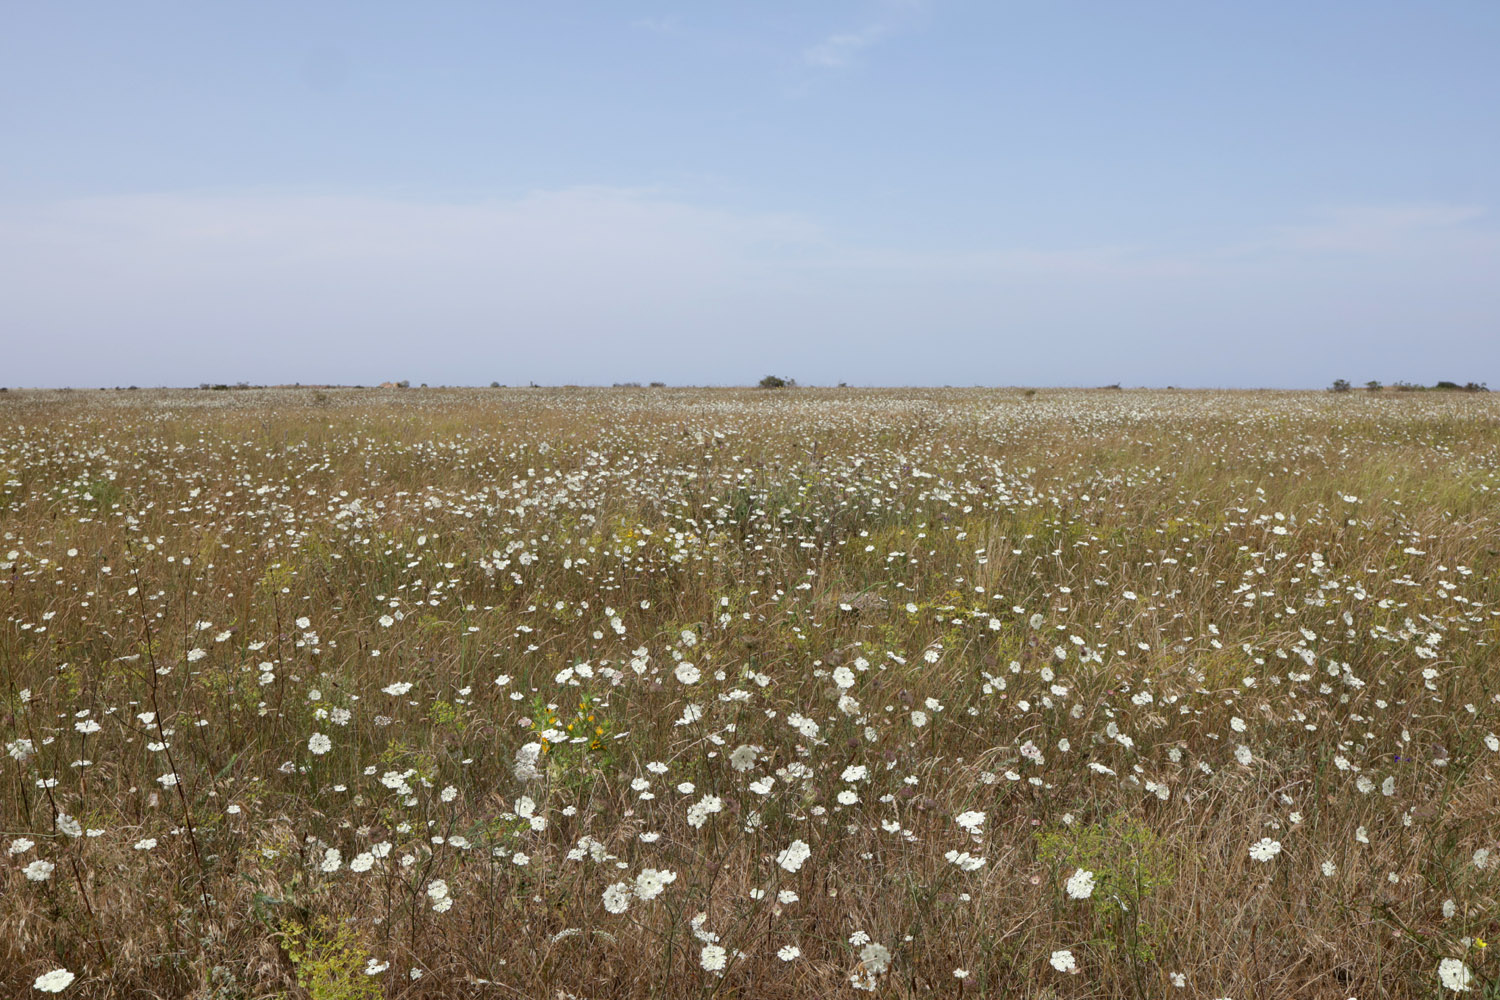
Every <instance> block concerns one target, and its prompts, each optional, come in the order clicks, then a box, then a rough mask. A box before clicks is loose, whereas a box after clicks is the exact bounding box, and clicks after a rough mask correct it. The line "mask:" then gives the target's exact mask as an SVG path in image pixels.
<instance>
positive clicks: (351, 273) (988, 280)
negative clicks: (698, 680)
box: [0, 187, 1500, 385]
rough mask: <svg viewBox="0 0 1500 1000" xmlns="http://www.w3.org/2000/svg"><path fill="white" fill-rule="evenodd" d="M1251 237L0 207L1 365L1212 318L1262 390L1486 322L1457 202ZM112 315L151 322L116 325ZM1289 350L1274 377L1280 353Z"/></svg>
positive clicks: (664, 212) (540, 361)
mask: <svg viewBox="0 0 1500 1000" xmlns="http://www.w3.org/2000/svg"><path fill="white" fill-rule="evenodd" d="M1317 225H1323V226H1324V227H1325V228H1323V229H1318V228H1317ZM1339 227H1342V228H1339ZM1275 232H1277V233H1280V234H1283V235H1281V236H1279V237H1278V238H1277V239H1274V240H1265V241H1263V242H1262V243H1260V244H1258V245H1256V246H1255V248H1254V250H1253V252H1252V249H1251V246H1252V238H1251V234H1246V239H1245V240H1244V241H1243V242H1242V243H1240V244H1239V245H1238V246H1210V247H1200V248H1193V247H1184V246H1181V245H1173V244H1169V243H1165V242H1163V243H1156V244H1141V245H1109V244H1105V243H1099V244H1094V245H1088V244H1082V245H1076V246H1074V247H1071V248H1069V247H1066V246H1064V247H1057V248H1041V247H1027V246H1024V245H1006V243H1005V241H1003V240H998V239H997V240H996V242H995V244H994V245H993V246H991V247H988V248H982V249H973V250H959V249H944V248H941V247H934V248H930V249H928V250H925V251H924V250H916V249H912V248H905V247H902V246H900V245H899V242H898V243H895V244H892V245H889V246H886V247H880V246H878V245H872V244H871V243H869V242H867V241H865V240H860V239H852V238H850V237H849V236H848V235H847V234H841V233H839V232H838V231H836V230H834V229H831V228H828V227H826V226H824V225H822V224H820V223H819V222H818V221H816V220H813V219H809V218H806V217H803V216H799V215H795V214H787V213H767V212H756V211H745V210H738V209H724V208H716V207H712V206H704V205H695V204H692V203H689V202H686V201H682V200H676V199H673V198H671V197H669V196H665V195H663V194H662V193H660V192H655V191H649V190H647V191H642V190H632V189H626V188H604V187H596V188H567V189H558V190H552V191H540V192H536V193H533V194H531V195H528V196H525V197H521V198H516V199H510V200H481V201H474V202H453V201H410V200H397V199H391V198H386V197H372V196H359V197H351V196H297V197H294V196H283V195H265V194H260V195H254V194H243V195H215V196H209V195H187V194H181V195H174V194H162V195H155V196H132V197H109V198H93V199H85V200H75V201H68V202H55V203H51V204H37V205H31V206H24V207H23V206H16V205H4V204H3V203H0V272H3V273H5V274H7V275H8V276H9V278H10V282H9V287H10V291H9V294H8V295H7V296H6V301H5V306H4V310H3V312H4V319H5V326H6V329H7V330H9V331H11V332H13V333H15V334H16V337H15V340H16V344H15V347H14V349H13V350H12V351H11V353H10V354H9V355H8V356H7V358H6V363H7V372H8V379H9V380H10V381H11V382H12V383H16V382H24V383H28V384H54V385H55V384H79V385H88V384H99V385H103V384H116V383H119V382H121V381H126V382H138V383H140V384H155V383H158V382H160V383H173V384H196V383H198V382H200V381H205V380H207V381H229V382H234V381H239V380H241V379H246V380H250V381H262V382H265V381H270V382H274V381H294V380H301V381H318V380H324V381H341V380H342V381H381V380H383V379H385V378H391V377H410V378H414V379H415V380H417V381H431V382H434V383H439V382H445V381H464V380H468V381H470V382H472V381H474V380H475V379H476V378H478V379H479V380H480V381H488V380H489V379H491V378H497V379H499V380H501V381H509V382H517V381H524V380H525V379H529V378H534V379H537V380H539V381H542V382H596V383H597V382H603V383H609V382H611V381H618V380H621V379H636V380H643V379H655V378H665V379H668V380H674V381H693V382H705V381H707V382H715V381H734V380H736V379H740V380H743V379H745V378H748V377H750V375H754V376H755V377H759V374H763V373H758V369H757V371H752V372H750V375H747V374H746V372H745V371H744V370H743V369H744V368H745V365H746V360H745V356H744V345H746V344H752V343H753V344H755V345H756V350H757V352H758V354H759V356H762V357H765V358H787V359H795V360H796V362H797V365H796V367H797V371H796V374H797V375H798V377H799V378H806V379H807V380H809V381H817V380H819V379H823V380H825V381H827V380H833V381H836V380H838V379H855V380H859V381H867V382H872V383H881V382H923V381H928V382H936V383H942V382H944V381H949V380H951V379H952V378H953V374H952V372H953V368H952V365H953V363H954V359H957V358H964V359H968V360H967V361H966V362H965V364H966V365H972V375H973V377H974V378H975V379H979V380H989V381H1006V380H1007V379H1009V380H1011V381H1014V380H1016V379H1018V378H1022V376H1021V374H1019V373H1025V376H1024V379H1023V380H1031V381H1043V382H1047V381H1051V382H1058V383H1064V382H1066V383H1082V384H1088V383H1095V382H1097V383H1104V382H1112V381H1118V380H1121V379H1123V380H1125V381H1127V382H1132V383H1152V382H1153V381H1157V382H1159V381H1162V380H1163V378H1162V374H1161V373H1162V372H1163V371H1173V372H1176V371H1179V369H1178V368H1174V367H1172V366H1174V365H1178V364H1179V363H1180V355H1181V352H1182V351H1184V350H1187V349H1188V348H1189V347H1191V345H1192V344H1193V343H1197V342H1198V341H1196V340H1194V338H1195V337H1212V338H1213V339H1214V343H1215V350H1216V351H1217V352H1219V355H1222V357H1220V361H1221V362H1222V366H1221V367H1222V371H1223V373H1224V374H1221V375H1215V376H1213V377H1214V378H1215V379H1218V380H1225V381H1228V382H1231V383H1236V384H1246V385H1248V384H1265V385H1278V384H1288V382H1289V381H1290V383H1291V384H1306V379H1307V375H1306V372H1307V371H1313V370H1316V371H1321V370H1322V369H1323V367H1324V366H1327V367H1328V370H1330V371H1335V372H1337V371H1338V370H1340V369H1339V368H1338V367H1337V366H1338V365H1339V364H1341V363H1343V360H1342V359H1344V358H1345V357H1346V355H1347V352H1348V342H1347V339H1346V338H1344V337H1342V336H1341V335H1338V334H1336V333H1335V332H1336V331H1342V330H1344V329H1346V328H1347V327H1348V326H1349V325H1350V324H1351V323H1354V324H1357V325H1358V327H1359V329H1360V332H1361V338H1362V339H1361V343H1363V344H1366V345H1368V344H1369V343H1375V342H1379V343H1381V344H1382V345H1383V346H1382V348H1381V349H1382V351H1384V352H1385V354H1384V355H1383V357H1385V358H1386V362H1385V363H1386V364H1387V365H1388V371H1389V372H1391V373H1392V374H1391V375H1390V376H1388V377H1396V375H1397V374H1399V375H1400V376H1401V377H1409V378H1416V379H1419V380H1421V379H1427V380H1429V381H1430V380H1431V379H1434V378H1438V377H1446V376H1445V375H1443V374H1442V373H1441V372H1438V371H1436V370H1433V371H1430V372H1429V371H1428V370H1427V369H1428V368H1432V367H1433V366H1434V364H1435V362H1436V361H1441V360H1442V359H1443V358H1445V357H1453V356H1455V355H1456V354H1458V353H1463V352H1465V351H1467V352H1468V353H1467V354H1465V356H1470V355H1473V354H1474V350H1472V349H1471V346H1469V345H1472V346H1476V347H1477V345H1479V344H1480V343H1481V342H1485V341H1483V338H1484V337H1486V336H1487V334H1488V331H1489V330H1492V329H1493V325H1494V321H1495V319H1496V317H1497V316H1500V313H1497V311H1496V310H1497V308H1500V304H1497V303H1495V302H1494V299H1493V296H1492V295H1489V294H1488V293H1485V294H1484V295H1483V296H1482V297H1481V298H1479V299H1476V298H1475V295H1474V294H1473V292H1472V290H1473V289H1476V288H1483V287H1485V282H1486V280H1487V279H1488V277H1489V276H1491V275H1493V274H1494V273H1500V271H1497V269H1500V233H1497V232H1496V230H1495V227H1494V226H1492V225H1488V224H1486V223H1485V221H1484V220H1483V219H1481V218H1480V216H1479V210H1478V209H1476V208H1473V207H1472V206H1469V207H1466V206H1460V205H1450V206H1440V205H1429V206H1424V207H1418V206H1411V205H1406V206H1402V205H1389V206H1384V207H1378V206H1372V207H1366V208H1362V209H1358V210H1355V209H1348V210H1344V211H1343V212H1333V213H1330V214H1329V215H1328V217H1327V218H1326V219H1324V220H1319V222H1318V223H1317V224H1316V225H1315V224H1307V225H1301V226H1297V225H1287V226H1283V227H1280V228H1279V229H1277V230H1275ZM1402 233H1404V234H1406V235H1405V236H1404V237H1402V236H1400V234H1402ZM1285 234H1292V235H1290V236H1287V235H1285ZM1392 234H1396V235H1395V236H1393V235H1392ZM1440 236H1441V239H1440V238H1439V237H1440ZM1418 237H1420V238H1421V239H1422V240H1425V241H1426V242H1425V243H1424V244H1423V245H1424V246H1426V247H1428V249H1427V250H1424V251H1423V252H1422V253H1419V254H1415V255H1414V254H1412V253H1410V252H1409V251H1408V250H1407V249H1406V248H1407V246H1409V245H1410V243H1411V241H1412V240H1413V239H1416V238H1418ZM1460 237H1462V239H1460ZM1485 246H1488V247H1489V249H1488V250H1484V249H1482V248H1483V247H1485ZM1329 247H1337V248H1349V247H1353V248H1357V249H1358V251H1359V252H1352V253H1351V252H1337V253H1330V252H1328V248H1329ZM1382 247H1385V249H1381V248H1382ZM1445 248H1446V249H1445ZM1466 290H1468V291H1466ZM1416 329H1421V330H1424V331H1429V332H1428V334H1427V335H1426V336H1424V337H1423V338H1420V339H1416V338H1412V337H1410V336H1409V333H1410V331H1411V330H1416ZM135 330H149V331H151V336H150V337H149V338H139V337H133V336H128V335H125V334H123V333H122V332H121V331H135ZM1182 331H1193V332H1192V333H1191V334H1189V333H1184V332H1182ZM1319 331H1331V332H1327V333H1324V334H1323V342H1319V341H1318V340H1317V338H1316V334H1318V332H1319ZM914 337H920V339H921V342H922V344H923V351H922V352H921V353H922V355H923V358H924V359H926V360H924V361H923V362H922V363H921V365H925V367H922V366H921V365H919V366H918V367H913V366H912V365H913V363H912V362H911V355H912V350H911V349H912V344H913V338H914ZM1309 338H1311V339H1309ZM1200 346H1201V345H1200ZM1002 348H1003V349H1002ZM1293 354H1294V355H1295V356H1296V357H1297V358H1298V359H1299V363H1298V366H1297V367H1296V370H1295V371H1292V370H1290V369H1286V368H1285V366H1284V365H1283V364H1282V362H1281V361H1280V360H1278V359H1284V358H1285V357H1287V356H1291V355H1293ZM1493 361H1494V354H1493V350H1490V352H1489V353H1488V354H1485V353H1484V351H1483V350H1481V351H1480V352H1479V356H1478V357H1477V359H1476V360H1475V364H1477V365H1480V366H1481V367H1482V366H1483V365H1482V364H1481V362H1483V363H1485V364H1492V363H1493ZM476 364H481V365H483V366H489V369H490V370H486V371H484V372H482V373H481V374H482V376H483V377H482V378H480V376H479V375H476V367H475V366H476ZM1216 371H1218V369H1216ZM1199 377H1200V378H1208V377H1210V376H1209V375H1200V376H1199ZM1329 377H1332V376H1329ZM1171 378H1172V379H1173V380H1176V381H1183V380H1182V379H1181V378H1179V377H1178V376H1177V375H1175V374H1174V375H1172V376H1171Z"/></svg>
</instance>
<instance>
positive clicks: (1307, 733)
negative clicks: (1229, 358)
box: [0, 389, 1500, 1000]
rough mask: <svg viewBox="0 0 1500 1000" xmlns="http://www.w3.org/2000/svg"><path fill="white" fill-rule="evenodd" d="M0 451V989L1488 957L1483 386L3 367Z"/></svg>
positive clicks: (1336, 978)
mask: <svg viewBox="0 0 1500 1000" xmlns="http://www.w3.org/2000/svg"><path fill="white" fill-rule="evenodd" d="M0 483H3V485H0V535H3V537H0V609H3V615H0V684H3V690H0V699H3V701H0V742H3V743H4V744H5V746H6V749H7V750H8V752H7V753H6V754H4V755H0V768H3V772H0V834H3V839H0V851H6V852H7V853H4V854H0V858H3V865H0V995H3V996H25V995H32V996H38V995H41V994H39V993H37V992H35V989H36V988H35V987H34V986H33V983H34V982H37V981H38V977H44V978H43V979H42V980H41V981H40V982H41V985H42V986H44V987H51V986H54V985H55V986H60V988H61V990H62V994H63V995H64V996H77V997H104V996H112V997H113V996H120V997H151V996H162V997H181V996H195V997H202V998H209V997H212V998H216V1000H238V998H244V1000H251V998H261V997H271V996H299V997H300V996H311V997H313V998H315V1000H334V998H339V1000H355V998H373V997H452V996H480V997H497V998H500V997H505V998H510V997H546V998H554V997H578V998H589V1000H600V998H614V997H660V998H677V997H698V998H706V997H721V998H728V997H743V998H751V997H754V998H778V997H781V998H792V997H797V998H801V997H827V996H851V997H852V996H863V995H866V994H865V993H864V992H862V991H864V990H870V991H873V993H874V994H875V995H882V996H887V997H916V996H973V997H980V996H987V997H1031V998H1038V1000H1040V998H1043V997H1047V998H1057V1000H1061V998H1073V997H1138V998H1146V997H1152V998H1157V997H1164V996H1182V997H1207V998H1214V997H1233V998H1236V1000H1250V998H1269V997H1291V996H1297V997H1337V998H1344V997H1356V996H1357V997H1360V998H1361V1000H1367V998H1373V997H1436V996H1439V995H1453V993H1451V992H1450V990H1453V989H1459V988H1462V989H1464V990H1466V991H1468V993H1469V995H1476V996H1479V995H1490V996H1494V995H1500V985H1497V983H1500V960H1497V959H1496V958H1495V956H1494V955H1493V954H1492V952H1495V951H1497V950H1500V910H1497V905H1496V904H1497V895H1500V824H1497V822H1496V816H1497V814H1500V784H1497V781H1496V778H1497V776H1500V738H1497V736H1496V735H1495V734H1496V733H1500V666H1497V662H1496V656H1495V645H1496V639H1497V634H1500V633H1497V629H1500V582H1497V580H1496V571H1497V568H1500V522H1497V515H1500V400H1496V399H1494V398H1492V397H1491V396H1490V395H1488V394H1478V393H1476V394H1439V393H1385V394H1367V393H1362V392H1354V393H1346V394H1338V395H1334V394H1329V393H1269V392H1267V393H1229V392H1225V393H1206V392H1167V391H1163V392H1147V391H1125V392H1120V391H1114V392H1110V391H1092V392H1082V391H1080V392H1065V391H1051V390H1042V391H1040V392H1038V393H1035V394H1034V395H1028V394H1026V393H1023V392H1021V391H1019V390H855V389H847V390H832V389H830V390H816V389H788V390H779V391H754V390H686V389H683V390H676V389H648V390H550V389H531V390H525V389H504V390H502V389H494V390H483V389H474V390H419V389H411V390H405V391H394V390H393V391H379V390H362V391H356V390H337V389H328V390H321V391H314V390H267V391H255V390H252V391H245V392H207V391H204V392H193V391H181V392H168V391H141V392H99V391H77V392H71V393H63V392H59V393H42V392H10V393H6V394H5V395H3V396H0ZM1491 942H1494V943H1491ZM53 970H66V972H67V973H69V974H71V975H72V976H73V978H72V979H71V981H69V979H68V975H66V974H63V973H58V974H56V975H54V976H52V977H51V978H50V979H49V978H45V977H46V974H48V973H50V972H52V971H53ZM1445 983H1446V985H1445ZM1487 991H1488V992H1487Z"/></svg>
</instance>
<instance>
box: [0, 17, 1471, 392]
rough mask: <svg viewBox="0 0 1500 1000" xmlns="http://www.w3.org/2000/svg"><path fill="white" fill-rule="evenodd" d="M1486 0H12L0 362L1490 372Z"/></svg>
mask: <svg viewBox="0 0 1500 1000" xmlns="http://www.w3.org/2000/svg"><path fill="white" fill-rule="evenodd" d="M1496 52H1500V4H1496V3H1494V2H1492V0H1484V2H1436V3H1430V4H1418V3H1413V2H1401V3H1391V2H1381V0H1361V2H1347V3H1344V2H1321V0H1320V2H1317V3H1305V2H1302V3H1291V2H1279V0H1261V2H1257V3H1254V4H1218V3H1203V2H1201V0H1197V2H1172V3H1168V2H1157V0H1134V2H1131V3H1113V2H1111V3H1105V2H1095V3H1075V2H1067V0H1048V2H1040V0H1035V2H998V0H989V2H958V0H952V2H945V0H927V2H917V0H906V2H896V0H884V2H881V0H876V2H852V0H850V2H844V0H827V2H820V3H813V4H809V3H805V2H803V3H777V2H761V3H754V4H750V3H714V4H703V3H698V4H687V3H655V4H647V5H636V4H625V3H594V4H581V3H567V2H557V3H547V4H498V3H473V4H465V3H440V4H427V5H417V4H394V3H375V2H369V0H366V2H360V3H333V2H326V3H317V4H306V3H298V4H294V3H279V2H267V3H257V4H187V3H173V2H142V3H135V4H119V3H74V4H28V5H16V6H14V7H13V8H12V9H11V10H10V11H9V13H8V16H7V28H6V31H5V32H4V34H3V36H0V135H4V136H5V137H6V139H5V154H4V156H3V161H0V341H3V342H4V344H5V348H6V349H5V351H4V357H3V360H0V384H11V385H20V384H25V385H57V384H73V385H115V384H129V383H136V384H141V385H154V384H197V383H198V382H202V381H216V382H217V381H239V380H248V381H253V382H268V381H269V382H281V381H288V382H290V381H301V382H323V381H328V382H371V381H380V380H382V379H387V378H389V379H400V378H409V379H411V380H413V381H415V382H429V383H432V384H474V383H481V384H487V383H488V382H490V381H491V380H498V381H500V382H503V383H507V384H521V383H525V382H527V381H532V380H534V381H537V382H541V383H543V384H556V383H563V382H573V383H584V384H591V383H604V384H608V383H610V382H615V381H625V380H642V381H645V380H653V379H661V380H665V381H668V382H671V383H673V384H683V383H694V384H702V383H707V384H734V383H745V382H751V381H755V380H756V379H758V378H759V377H760V376H761V375H763V374H766V373H768V372H777V373H781V374H785V375H790V376H793V377H795V378H798V379H799V380H801V381H804V382H813V383H831V382H837V381H848V382H850V383H851V384H938V385H941V384H953V385H972V384H1003V385H1016V384H1029V385H1092V384H1103V383H1108V382H1123V383H1124V384H1127V385H1167V384H1175V385H1205V386H1214V385H1228V386H1257V385H1266V386H1287V387H1295V386H1312V387H1320V386H1323V385H1326V384H1328V382H1329V381H1331V380H1332V379H1334V378H1337V377H1345V378H1349V379H1351V380H1354V381H1358V382H1362V381H1365V380H1367V379H1371V378H1376V379H1381V380H1383V381H1394V380H1397V379H1407V380H1412V381H1424V382H1432V381H1435V380H1436V379H1439V378H1452V379H1457V380H1459V381H1467V380H1470V379H1473V380H1485V381H1492V382H1496V383H1497V384H1500V221H1497V219H1496V215H1495V206H1496V205H1497V204H1500V169H1497V167H1496V165H1497V164H1500V59H1496V58H1495V57H1494V54H1495V53H1496Z"/></svg>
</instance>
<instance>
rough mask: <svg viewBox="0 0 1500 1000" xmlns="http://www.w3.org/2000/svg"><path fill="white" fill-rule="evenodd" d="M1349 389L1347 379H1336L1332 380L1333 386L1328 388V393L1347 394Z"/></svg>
mask: <svg viewBox="0 0 1500 1000" xmlns="http://www.w3.org/2000/svg"><path fill="white" fill-rule="evenodd" d="M1350 388H1351V386H1350V385H1349V380H1348V379H1346V378H1336V379H1334V380H1333V385H1330V386H1329V387H1328V391H1329V392H1348V391H1349V389H1350Z"/></svg>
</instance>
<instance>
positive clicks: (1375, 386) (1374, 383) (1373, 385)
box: [1365, 378, 1380, 392]
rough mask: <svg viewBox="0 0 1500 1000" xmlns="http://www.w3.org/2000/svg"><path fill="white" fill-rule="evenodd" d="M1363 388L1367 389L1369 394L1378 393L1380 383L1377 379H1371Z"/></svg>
mask: <svg viewBox="0 0 1500 1000" xmlns="http://www.w3.org/2000/svg"><path fill="white" fill-rule="evenodd" d="M1365 388H1366V389H1368V390H1370V391H1371V392H1379V391H1380V381H1379V380H1378V379H1373V378H1372V379H1370V381H1368V382H1366V383H1365Z"/></svg>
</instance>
